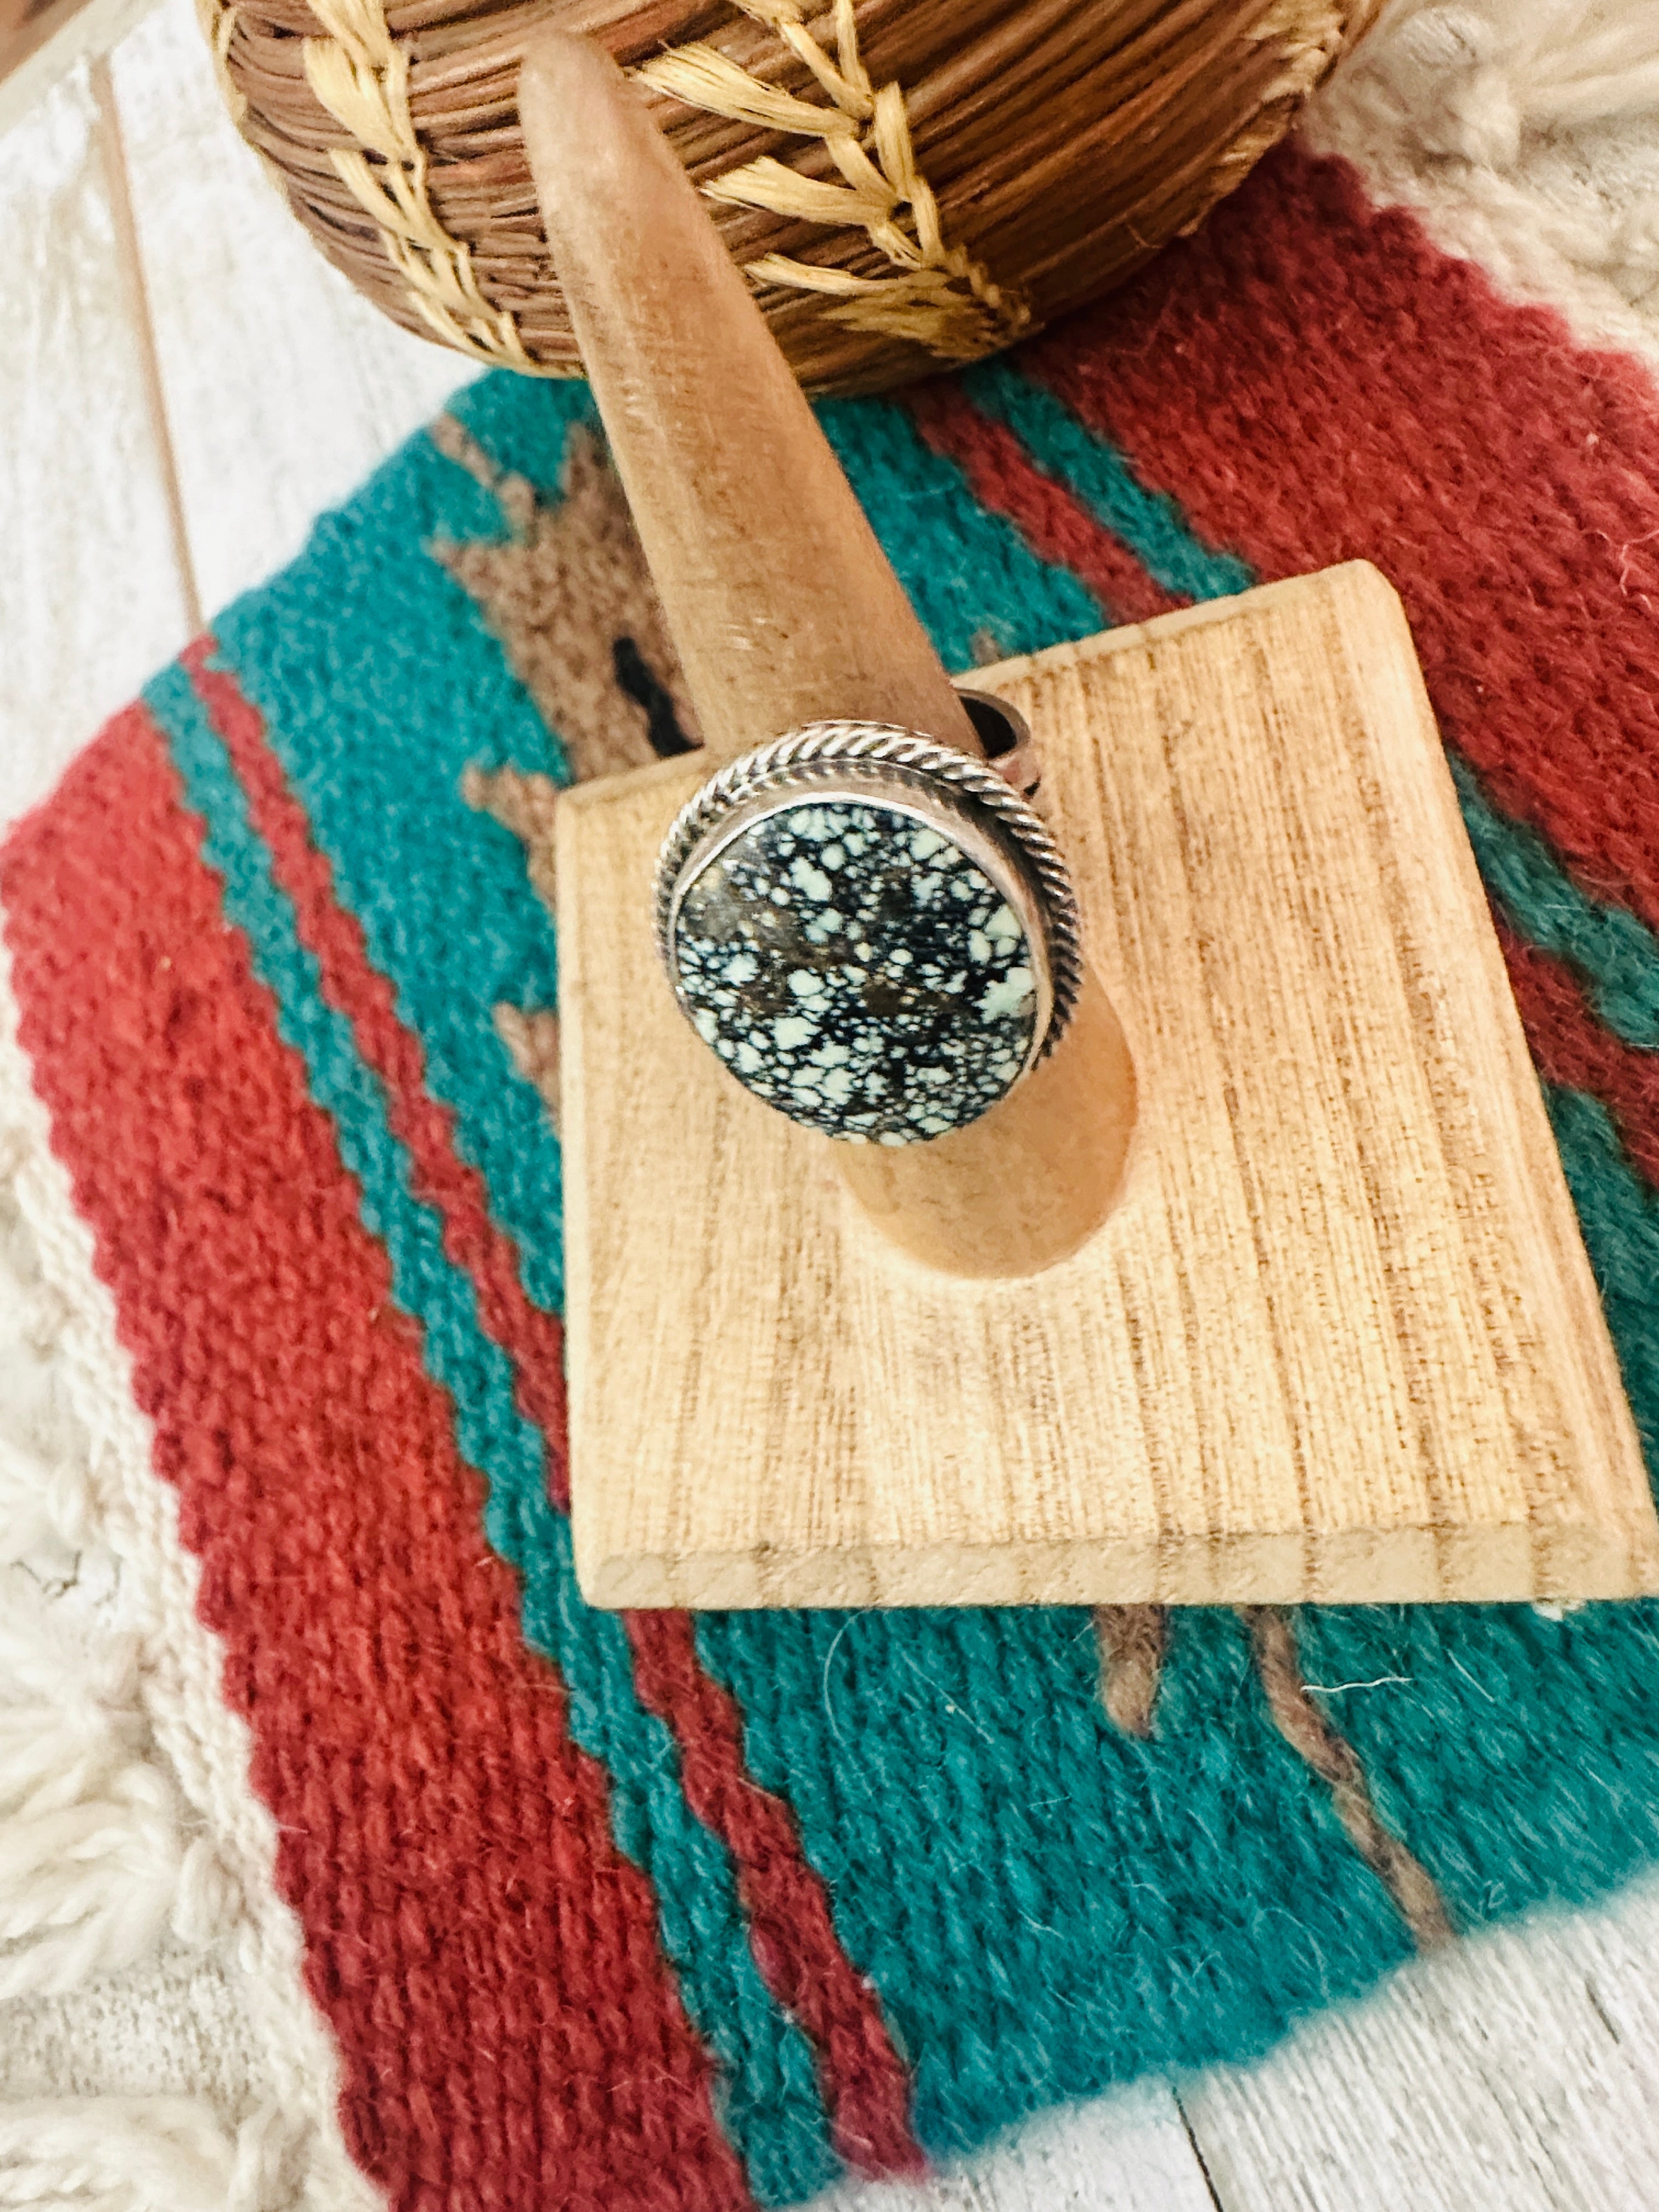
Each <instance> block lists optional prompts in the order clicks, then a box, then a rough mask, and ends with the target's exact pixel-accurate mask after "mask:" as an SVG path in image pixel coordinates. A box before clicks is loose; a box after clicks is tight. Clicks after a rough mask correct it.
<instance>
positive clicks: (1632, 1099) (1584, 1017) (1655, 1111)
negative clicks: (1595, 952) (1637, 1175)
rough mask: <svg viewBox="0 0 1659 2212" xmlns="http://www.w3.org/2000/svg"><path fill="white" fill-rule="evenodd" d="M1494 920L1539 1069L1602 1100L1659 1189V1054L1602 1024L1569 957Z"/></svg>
mask: <svg viewBox="0 0 1659 2212" xmlns="http://www.w3.org/2000/svg"><path fill="white" fill-rule="evenodd" d="M1496 919H1497V921H1498V943H1499V944H1500V945H1502V946H1503V948H1504V959H1505V961H1506V962H1507V963H1508V964H1509V971H1510V984H1511V986H1512V987H1513V988H1514V991H1515V1002H1516V1006H1519V1007H1520V1009H1521V1019H1522V1022H1523V1023H1524V1024H1525V1025H1526V1031H1527V1042H1528V1044H1529V1045H1530V1046H1531V1047H1532V1056H1533V1058H1534V1060H1536V1062H1537V1063H1538V1068H1539V1072H1540V1073H1541V1074H1542V1075H1543V1076H1545V1077H1546V1078H1547V1080H1548V1081H1550V1082H1551V1083H1564V1084H1566V1085H1570V1086H1571V1088H1572V1089H1573V1090H1574V1091H1588V1092H1589V1095H1590V1097H1592V1098H1599V1099H1600V1100H1601V1103H1602V1104H1603V1105H1604V1106H1606V1107H1607V1109H1608V1110H1609V1112H1610V1113H1611V1114H1612V1115H1613V1120H1614V1121H1615V1122H1616V1123H1617V1124H1618V1127H1619V1133H1620V1136H1621V1137H1622V1138H1623V1139H1624V1143H1625V1150H1626V1152H1628V1153H1629V1154H1630V1156H1631V1158H1632V1160H1634V1161H1635V1163H1636V1164H1637V1166H1638V1168H1639V1169H1640V1170H1641V1171H1642V1173H1643V1174H1644V1176H1646V1178H1647V1180H1648V1181H1649V1182H1650V1183H1651V1184H1652V1185H1653V1187H1654V1188H1655V1189H1656V1190H1659V1053H1653V1052H1642V1051H1640V1050H1638V1048H1637V1047H1636V1046H1634V1045H1629V1044H1626V1043H1625V1042H1624V1041H1623V1039H1622V1038H1620V1037H1616V1036H1613V1033H1612V1032H1611V1030H1606V1029H1603V1027H1602V1026H1601V1023H1600V1022H1599V1021H1598V1020H1597V1019H1596V1018H1595V1014H1594V1012H1592V1011H1591V1009H1590V1006H1589V1002H1588V1000H1586V999H1585V997H1584V992H1583V985H1582V984H1581V983H1580V982H1579V981H1578V978H1577V976H1576V975H1574V974H1573V972H1572V970H1571V969H1570V968H1569V967H1568V966H1567V965H1566V963H1565V961H1561V960H1557V959H1554V958H1553V957H1551V955H1550V954H1549V953H1547V952H1541V951H1539V950H1538V948H1537V946H1536V945H1528V944H1527V943H1526V942H1525V941H1524V939H1522V938H1519V937H1517V936H1516V933H1515V932H1514V930H1512V929H1511V928H1510V926H1509V924H1508V923H1507V922H1506V921H1504V920H1503V919H1502V918H1501V917H1496Z"/></svg>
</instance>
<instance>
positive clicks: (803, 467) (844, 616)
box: [519, 31, 981, 768]
mask: <svg viewBox="0 0 1659 2212" xmlns="http://www.w3.org/2000/svg"><path fill="white" fill-rule="evenodd" d="M519 100H520V110H521V112H522V115H523V122H524V132H525V144H526V150H527V152H528V154H529V157H530V166H531V169H532V173H533V174H534V176H535V179H536V191H537V196H538V199H539V200H540V203H541V208H542V217H543V221H544V224H545V226H546V230H547V238H548V244H549V246H550V249H551V251H552V255H553V259H554V262H555V264H556V267H557V270H558V276H559V282H560V283H561V284H562V287H563V289H564V295H565V299H566V301H567V304H568V307H569V312H570V321H571V328H572V330H573V331H574V334H575V337H576V340H577V343H579V344H580V348H581V357H582V365H583V367H584V368H585V370H586V374H587V377H588V380H589V382H590V383H591V384H592V387H593V395H594V398H596V399H597V400H598V402H599V412H600V414H601V415H602V416H604V418H605V434H606V436H607V438H608V440H609V441H610V447H611V457H612V459H614V460H615V462H616V465H617V473H618V474H619V475H620V477H622V480H623V486H624V488H625V489H626V490H627V493H628V500H629V507H631V508H632V510H633V513H634V521H635V526H636V528H637V529H638V531H639V533H640V542H641V544H642V545H643V546H644V548H645V551H646V557H647V560H648V561H649V562H650V564H651V573H652V575H653V578H654V580H655V582H656V586H657V592H658V594H659V598H660V599H661V600H662V605H663V611H664V613H665V615H666V617H667V618H668V627H669V629H671V631H672V633H673V636H674V642H675V645H676V647H678V652H679V656H680V665H681V666H682V668H683V669H684V671H685V680H686V684H687V685H688V687H689V689H690V693H691V696H692V699H693V701H694V702H695V704H696V709H697V720H698V721H699V723H700V724H701V725H702V734H703V741H704V744H706V746H707V748H708V758H707V762H706V763H705V766H706V767H708V768H712V767H713V765H714V763H716V762H718V761H722V760H726V759H730V758H732V757H735V756H736V755H738V753H742V752H746V751H748V750H749V749H750V747H751V746H753V745H758V744H765V743H766V742H767V741H768V739H769V738H775V737H778V736H781V734H782V732H784V731H786V730H793V729H795V728H797V727H798V726H799V725H800V724H801V723H803V722H811V721H816V720H820V719H823V718H824V717H845V718H847V719H848V720H864V721H872V722H893V723H896V724H897V725H898V726H899V727H900V728H901V729H908V730H921V731H923V732H926V734H927V736H928V737H930V738H933V740H934V742H935V743H936V744H948V745H955V746H956V747H957V749H958V750H961V751H963V752H965V753H968V754H969V755H972V756H974V757H978V756H979V755H980V752H981V746H980V743H979V740H978V738H976V737H975V734H974V730H973V726H972V724H971V723H970V722H969V719H968V714H967V710H966V709H965V708H964V707H963V704H962V702H961V701H960V699H958V698H957V695H956V692H955V691H954V690H952V688H951V681H950V678H948V677H947V676H946V675H945V671H944V669H943V668H942V667H941V666H940V665H939V656H938V654H937V653H935V652H934V651H933V647H932V645H931V644H930V643H929V641H928V638H927V632H926V631H925V630H924V629H923V628H922V626H921V621H920V620H919V618H918V617H917V615H916V611H915V608H914V607H913V606H912V605H911V604H910V602H909V599H908V598H907V597H906V595H905V592H904V590H903V587H902V585H901V584H900V582H899V580H898V579H897V577H896V575H895V574H893V571H892V568H891V567H890V564H889V562H888V560H887V557H886V556H885V554H884V552H883V551H882V550H881V546H880V544H879V543H878V540H877V538H876V534H875V532H874V531H873V530H872V528H871V526H870V524H869V521H868V520H867V519H866V515H865V513H864V510H863V508H862V507H860V505H859V503H858V501H857V499H856V497H855V496H854V492H853V488H852V486H851V485H850V484H849V483H848V481H847V478H846V477H845V476H843V475H842V469H841V464H840V463H839V462H838V461H837V460H836V457H835V455H834V453H832V452H831V451H830V449H829V440H828V439H827V438H826V437H825V436H824V435H823V431H822V430H821V429H820V428H819V427H818V424H817V420H816V419H815V417H814V416H813V414H812V410H811V408H810V407H809V406H808V405H807V404H806V399H805V394H804V393H803V392H802V391H801V388H800V386H799V385H798V384H797V383H796V381H795V380H794V377H793V374H791V373H790V370H789V368H787V365H786V363H785V362H784V358H783V356H782V355H781V353H780V352H779V350H778V348H777V343H776V341H775V339H774V337H773V336H772V334H771V332H770V331H769V330H768V328H767V326H766V323H765V320H764V319H763V316H762V314H761V311H760V308H759V306H758V305H757V301H756V299H755V295H754V294H753V292H752V291H751V290H750V287H749V285H748V284H747V283H746V282H745V281H744V277H743V276H742V274H741V273H740V271H739V270H738V267H737V264H736V263H735V262H733V260H732V257H731V255H730V254H729V253H728V252H726V247H725V246H724V245H723V244H722V242H721V240H720V234H719V233H718V232H717V231H716V229H715V228H714V220H713V217H712V215H711V213H710V210H709V208H708V203H707V202H706V201H704V200H702V198H700V197H699V196H698V193H697V191H696V186H695V185H693V184H692V182H691V179H690V177H689V176H688V175H687V174H686V173H685V171H684V169H683V168H682V167H681V166H680V164H679V162H678V161H677V160H676V159H675V157H674V155H672V154H671V152H670V150H669V148H668V143H667V141H666V140H665V138H664V137H663V135H662V133H661V131H659V129H658V127H657V125H656V123H655V122H654V121H653V118H652V116H651V114H650V112H649V110H648V109H647V106H646V103H645V98H644V94H643V92H642V89H641V88H640V87H638V86H636V85H630V84H629V82H627V81H626V79H625V78H624V77H623V74H622V71H621V70H619V69H618V68H617V65H616V64H615V63H614V62H613V61H612V60H611V57H610V55H609V54H607V53H606V52H605V50H604V49H603V48H602V47H600V46H596V45H593V44H592V43H591V42H590V41H589V40H586V39H580V38H573V37H571V36H569V35H568V33H563V32H559V31H549V32H546V33H544V34H543V35H542V37H541V38H540V39H539V40H538V41H537V43H536V44H535V45H534V46H532V48H531V49H530V52H529V55H528V57H527V58H526V62H525V65H524V70H523V74H522V76H521V78H520V88H519ZM688 300H695V301H696V303H697V307H696V313H695V314H692V315H688V314H687V313H685V312H684V308H685V302H686V301H688Z"/></svg>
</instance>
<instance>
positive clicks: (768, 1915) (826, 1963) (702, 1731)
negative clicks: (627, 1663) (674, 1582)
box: [625, 1613, 927, 2173]
mask: <svg viewBox="0 0 1659 2212" xmlns="http://www.w3.org/2000/svg"><path fill="white" fill-rule="evenodd" d="M625 1619H626V1621H627V1626H628V1635H629V1642H630V1644H632V1645H633V1648H634V1667H635V1681H636V1682H637V1684H638V1686H639V1692H640V1697H641V1701H642V1703H643V1704H645V1705H647V1707H648V1708H649V1709H650V1711H653V1713H657V1714H659V1716H660V1717H662V1718H663V1719H664V1720H665V1721H666V1722H667V1723H669V1725H670V1726H671V1728H672V1729H673V1730H674V1734H675V1735H676V1737H677V1739H678V1742H679V1746H680V1753H681V1766H682V1771H683V1772H684V1780H685V1795H686V1799H687V1802H689V1804H690V1807H691V1809H692V1811H693V1812H694V1813H695V1814H696V1815H697V1818H698V1819H699V1820H702V1821H703V1822H704V1823H705V1824H706V1825H707V1826H708V1827H710V1828H712V1829H713V1831H714V1833H715V1834H716V1835H717V1836H719V1837H720V1839H721V1841H722V1842H723V1843H724V1844H726V1848H727V1850H729V1851H730V1852H731V1854H732V1857H733V1859H734V1860H735V1861H736V1862H737V1865H738V1893H739V1895H740V1896H741V1898H742V1899H743V1906H744V1911H745V1912H746V1913H747V1914H748V1915H749V1923H750V1941H751V1942H752V1943H753V1945H754V1950H755V1958H756V1961H757V1964H758V1966H759V1967H760V1970H761V1972H762V1973H763V1976H764V1977H765V1979H766V1985H767V1987H768V1988H769V1990H771V1992H772V1994H773V1996H775V1997H776V1998H777V2000H778V2002H779V2003H780V2004H781V2005H783V2006H785V2007H786V2008H787V2009H788V2010H789V2011H790V2012H791V2013H792V2014H793V2015H794V2017H795V2018H796V2019H797V2020H798V2021H799V2022H800V2024H801V2027H803V2028H804V2029H805V2032H806V2033H807V2035H808V2036H810V2037H811V2040H812V2043H813V2045H814V2047H815V2048H816V2049H817V2051H818V2053H819V2054H820V2069H821V2073H822V2077H823V2085H824V2092H825V2096H826V2100H827V2101H828V2102H829V2107H830V2112H831V2116H832V2118H833V2122H834V2132H835V2142H836V2149H837V2150H838V2151H839V2152H840V2153H841V2154H842V2157H843V2158H844V2159H845V2160H847V2162H848V2165H849V2166H855V2167H856V2168H857V2169H858V2170H859V2172H862V2173H920V2172H921V2171H922V2170H923V2168H924V2167H925V2165H926V2162H927V2161H926V2160H925V2159H924V2158H923V2156H922V2154H921V2147H920V2146H919V2145H918V2143H917V2142H916V2139H915V2135H914V2133H913V2132H912V2130H911V2126H910V2084H909V2081H908V2076H907V2075H906V2073H905V2069H904V2067H903V2065H902V2063H901V2062H900V2059H899V2056H898V2053H897V2052H896V2051H895V2050H894V2048H893V2044H892V2039H891V2038H890V2035H889V2034H888V2032H887V2024H886V2022H885V2021H884V2019H883V2018H882V2013H881V2005H880V2002H879V2000H878V1997H877V1996H876V1993H875V1991H874V1990H872V1988H871V1986H870V1984H869V1983H868V1982H867V1981H866V1979H865V1978H864V1976H863V1975H862V1974H860V1973H859V1972H857V1971H856V1970H855V1968H854V1966H853V1964H852V1962H851V1960H849V1959H848V1956H847V1954H846V1953H845V1952H844V1951H843V1950H842V1948H841V1941H840V1938H839V1937H838V1936H836V1926H835V1921H834V1918H833V1917H832V1914H831V1911H830V1905H829V1891H828V1890H827V1889H826V1887H824V1884H823V1881H822V1879H821V1878H820V1876H819V1875H818V1874H817V1871H816V1870H815V1869H813V1867H812V1866H811V1864H810V1863H809V1862H808V1861H807V1859H806V1858H805V1855H804V1854H803V1852H802V1850H801V1848H800V1842H799V1837H798V1836H797V1834H796V1832H795V1824H794V1820H793V1817H792V1815H791V1814H790V1811H789V1808H788V1807H787V1805H785V1804H783V1803H782V1802H781V1800H780V1799H778V1798H776V1797H775V1796H773V1795H772V1793H771V1792H770V1791H769V1790H763V1789H762V1788H761V1786H760V1785H759V1784H758V1783H757V1782H755V1781H753V1780H752V1779H751V1778H750V1776H749V1775H747V1774H746V1773H745V1772H744V1763H743V1716H742V1713H741V1711H740V1710H739V1708H738V1705H737V1703H736V1701H735V1700H734V1699H732V1697H731V1696H730V1694H729V1693H728V1692H726V1690H725V1689H724V1688H722V1687H721V1686H720V1684H719V1683H717V1682H714V1681H713V1680H710V1678H709V1677H708V1674H705V1673H704V1672H703V1669H702V1666H701V1664H700V1663H699V1661H698V1658H697V1652H696V1642H695V1640H694V1638H693V1634H692V1629H691V1622H690V1618H689V1617H688V1616H687V1615H686V1614H685V1613H630V1614H628V1615H626V1616H625Z"/></svg>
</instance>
